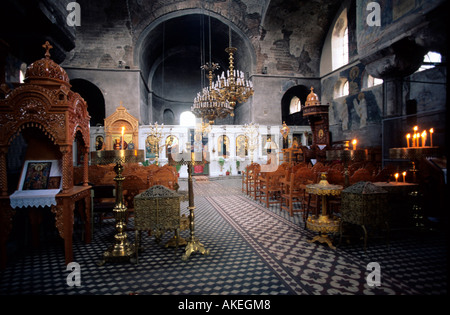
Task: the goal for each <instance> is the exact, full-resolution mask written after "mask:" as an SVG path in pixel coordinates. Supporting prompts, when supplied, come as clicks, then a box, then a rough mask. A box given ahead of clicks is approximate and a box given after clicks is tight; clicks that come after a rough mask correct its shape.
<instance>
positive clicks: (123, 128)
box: [120, 127, 125, 150]
mask: <svg viewBox="0 0 450 315" xmlns="http://www.w3.org/2000/svg"><path fill="white" fill-rule="evenodd" d="M124 132H125V127H122V144H121V146H120V149H121V150H123V134H124Z"/></svg>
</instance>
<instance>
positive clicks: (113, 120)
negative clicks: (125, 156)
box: [105, 102, 139, 150]
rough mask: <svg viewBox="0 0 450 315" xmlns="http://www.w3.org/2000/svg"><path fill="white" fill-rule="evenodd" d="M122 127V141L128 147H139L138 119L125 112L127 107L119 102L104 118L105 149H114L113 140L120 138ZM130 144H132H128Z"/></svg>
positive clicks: (136, 148)
mask: <svg viewBox="0 0 450 315" xmlns="http://www.w3.org/2000/svg"><path fill="white" fill-rule="evenodd" d="M122 127H125V129H124V141H125V142H126V143H127V145H128V148H129V149H131V148H133V149H135V150H138V149H139V141H138V136H139V120H138V119H137V118H136V117H134V116H133V115H131V114H130V113H128V112H127V109H126V108H125V107H124V106H123V105H122V102H120V106H119V107H117V109H116V111H115V112H114V113H113V114H112V115H111V116H109V117H107V118H105V137H106V139H105V149H106V150H114V142H115V141H116V139H118V138H121V135H122ZM130 144H131V145H132V146H130Z"/></svg>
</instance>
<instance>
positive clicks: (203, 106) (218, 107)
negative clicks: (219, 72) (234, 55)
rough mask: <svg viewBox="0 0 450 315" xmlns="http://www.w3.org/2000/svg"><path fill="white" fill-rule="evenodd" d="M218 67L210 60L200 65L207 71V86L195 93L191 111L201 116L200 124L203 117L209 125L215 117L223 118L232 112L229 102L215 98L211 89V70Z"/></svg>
mask: <svg viewBox="0 0 450 315" xmlns="http://www.w3.org/2000/svg"><path fill="white" fill-rule="evenodd" d="M218 68H219V65H218V64H216V63H212V62H210V63H207V64H205V65H203V66H201V69H202V70H205V71H208V79H209V86H208V87H204V88H203V89H202V91H201V92H198V93H197V96H196V97H195V99H194V104H193V105H192V107H191V111H192V112H193V113H194V115H195V116H196V117H198V118H202V126H203V119H205V120H208V122H209V125H212V124H213V123H214V120H215V119H216V118H225V117H227V116H228V115H229V114H231V113H232V112H233V107H231V106H230V103H229V102H228V101H226V100H223V101H221V100H217V99H216V97H215V93H214V91H213V90H212V78H213V71H214V70H216V69H218ZM202 129H203V128H202Z"/></svg>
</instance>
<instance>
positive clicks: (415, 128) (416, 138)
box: [413, 126, 419, 147]
mask: <svg viewBox="0 0 450 315" xmlns="http://www.w3.org/2000/svg"><path fill="white" fill-rule="evenodd" d="M417 129H418V127H417V126H414V128H413V130H414V137H413V140H414V141H413V143H414V145H413V147H418V146H419V138H418V135H417Z"/></svg>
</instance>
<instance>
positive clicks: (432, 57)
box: [416, 51, 442, 72]
mask: <svg viewBox="0 0 450 315" xmlns="http://www.w3.org/2000/svg"><path fill="white" fill-rule="evenodd" d="M441 62H442V57H441V54H439V53H437V52H433V51H430V52H428V53H427V54H426V55H425V56H424V57H423V63H422V66H420V68H419V69H418V70H417V71H416V72H420V71H423V70H427V69H431V68H434V67H435V66H436V65H438V64H440V63H441Z"/></svg>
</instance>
